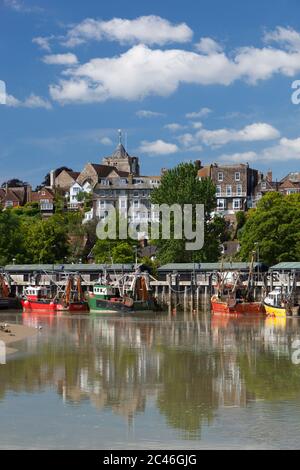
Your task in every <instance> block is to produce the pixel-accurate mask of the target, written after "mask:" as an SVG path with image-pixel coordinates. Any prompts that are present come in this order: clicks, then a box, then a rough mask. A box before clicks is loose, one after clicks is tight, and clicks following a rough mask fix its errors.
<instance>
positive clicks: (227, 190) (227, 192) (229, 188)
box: [226, 184, 232, 196]
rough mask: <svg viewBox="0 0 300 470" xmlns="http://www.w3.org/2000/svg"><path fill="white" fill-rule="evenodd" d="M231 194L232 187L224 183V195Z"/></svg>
mask: <svg viewBox="0 0 300 470" xmlns="http://www.w3.org/2000/svg"><path fill="white" fill-rule="evenodd" d="M231 195H232V187H231V185H230V184H227V185H226V196H231Z"/></svg>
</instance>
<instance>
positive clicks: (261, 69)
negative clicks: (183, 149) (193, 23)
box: [50, 17, 300, 119]
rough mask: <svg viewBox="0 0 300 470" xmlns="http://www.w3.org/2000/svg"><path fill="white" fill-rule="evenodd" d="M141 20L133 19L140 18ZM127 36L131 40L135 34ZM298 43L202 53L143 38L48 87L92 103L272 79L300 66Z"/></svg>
mask: <svg viewBox="0 0 300 470" xmlns="http://www.w3.org/2000/svg"><path fill="white" fill-rule="evenodd" d="M143 18H144V17H143ZM147 18H148V17H147ZM151 18H152V17H151ZM154 18H156V17H154ZM140 20H141V18H138V19H137V20H132V21H136V22H137V24H140V23H139V21H140ZM160 20H161V19H160ZM93 21H95V20H93ZM112 21H115V20H112ZM121 21H125V22H126V21H128V20H121ZM132 21H131V22H130V24H131V26H132ZM163 21H165V20H163ZM96 23H97V22H96ZM106 23H109V22H106ZM106 23H105V24H106ZM146 23H147V22H146ZM126 24H127V23H126ZM147 24H148V23H147ZM129 29H130V28H129ZM159 29H160V28H158V30H159ZM83 30H84V31H85V28H83ZM141 30H143V28H141ZM87 31H89V28H87ZM115 31H118V29H116V30H115ZM120 31H122V30H120ZM137 31H140V30H139V28H137V27H136V28H133V29H132V34H133V36H134V37H137ZM154 33H155V34H154ZM154 33H153V31H151V34H152V36H151V37H152V38H153V41H152V43H154V42H158V36H157V35H156V31H155V30H154ZM116 34H119V33H116ZM120 34H121V32H120ZM122 34H123V33H122ZM271 34H272V33H269V35H271ZM273 34H275V33H274V32H273ZM297 34H298V33H297ZM124 37H127V39H128V40H129V37H131V36H130V35H129V36H126V35H125V36H124ZM164 37H166V36H164ZM169 39H170V36H169ZM148 42H149V41H148ZM294 43H295V40H294ZM295 47H296V46H295ZM295 47H294V48H293V49H289V50H286V49H280V48H272V47H263V48H256V47H244V48H240V49H237V50H235V51H232V52H231V53H229V54H228V55H226V54H225V53H224V52H214V53H210V54H203V53H197V52H191V51H188V50H183V49H167V50H161V49H150V48H149V47H148V46H146V45H145V44H139V45H135V46H133V47H132V48H130V49H129V50H127V51H126V52H124V53H122V54H120V55H119V56H115V57H104V58H95V59H92V60H90V61H89V62H87V63H85V64H83V65H78V66H76V67H73V68H72V69H68V70H64V71H63V77H62V79H61V80H60V81H59V82H58V83H57V84H51V85H50V93H51V96H52V98H53V99H54V100H56V101H59V102H60V103H62V104H65V103H73V102H75V103H91V102H102V101H105V100H108V99H124V100H139V99H142V98H145V97H146V96H152V95H159V96H169V95H171V94H172V93H174V92H175V91H176V90H177V89H178V87H179V86H180V85H181V84H196V85H203V86H205V85H225V86H227V85H230V84H232V83H234V82H235V81H236V80H243V81H246V82H247V83H250V84H252V85H255V84H256V83H257V82H258V81H259V80H267V79H270V78H271V77H272V76H273V75H275V74H281V75H284V76H288V77H292V76H294V75H295V74H297V73H298V72H300V46H299V48H298V49H297V50H296V48H295ZM199 113H201V110H200V111H198V112H195V113H188V115H190V118H191V119H194V118H199ZM200 115H201V114H200Z"/></svg>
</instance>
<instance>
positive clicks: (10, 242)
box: [0, 210, 23, 266]
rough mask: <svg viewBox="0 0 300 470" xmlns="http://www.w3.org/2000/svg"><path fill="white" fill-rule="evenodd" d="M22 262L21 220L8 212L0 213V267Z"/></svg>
mask: <svg viewBox="0 0 300 470" xmlns="http://www.w3.org/2000/svg"><path fill="white" fill-rule="evenodd" d="M13 258H15V259H16V261H17V262H22V261H23V234H22V228H21V220H20V218H19V217H17V216H16V215H15V214H13V213H12V212H11V211H10V210H6V211H4V212H0V265H1V266H4V265H6V264H10V263H12V260H13Z"/></svg>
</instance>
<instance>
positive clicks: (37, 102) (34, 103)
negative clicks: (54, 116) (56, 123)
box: [6, 93, 52, 109]
mask: <svg viewBox="0 0 300 470" xmlns="http://www.w3.org/2000/svg"><path fill="white" fill-rule="evenodd" d="M6 105H7V106H8V107H10V108H31V109H34V108H44V109H51V108H52V105H51V103H50V102H49V101H48V100H45V99H44V98H41V97H40V96H37V95H35V94H33V93H32V94H31V95H30V96H28V97H27V98H26V99H25V100H24V101H21V100H19V99H17V98H15V97H14V96H13V95H7V96H6Z"/></svg>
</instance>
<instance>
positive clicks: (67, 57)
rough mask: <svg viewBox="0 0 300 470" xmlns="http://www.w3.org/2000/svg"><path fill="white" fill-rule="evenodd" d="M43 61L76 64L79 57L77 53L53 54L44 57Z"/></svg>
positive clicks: (56, 63) (54, 63)
mask: <svg viewBox="0 0 300 470" xmlns="http://www.w3.org/2000/svg"><path fill="white" fill-rule="evenodd" d="M42 60H43V62H44V63H45V64H49V65H76V64H77V63H78V59H77V57H76V55H75V54H72V53H70V52H69V53H67V54H51V55H45V56H44V57H43V59H42Z"/></svg>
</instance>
